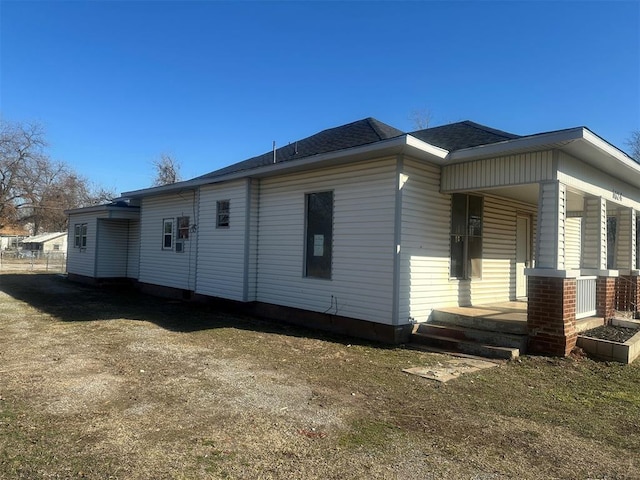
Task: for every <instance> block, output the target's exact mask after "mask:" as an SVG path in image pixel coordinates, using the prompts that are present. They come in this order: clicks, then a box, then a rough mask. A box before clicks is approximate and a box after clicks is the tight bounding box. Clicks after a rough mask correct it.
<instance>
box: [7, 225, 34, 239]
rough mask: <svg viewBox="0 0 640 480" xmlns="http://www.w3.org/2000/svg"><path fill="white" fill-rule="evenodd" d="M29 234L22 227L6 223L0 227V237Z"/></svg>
mask: <svg viewBox="0 0 640 480" xmlns="http://www.w3.org/2000/svg"><path fill="white" fill-rule="evenodd" d="M28 235H29V232H27V231H26V230H25V229H24V228H22V227H17V226H10V225H6V226H3V227H0V237H16V236H17V237H26V236H28Z"/></svg>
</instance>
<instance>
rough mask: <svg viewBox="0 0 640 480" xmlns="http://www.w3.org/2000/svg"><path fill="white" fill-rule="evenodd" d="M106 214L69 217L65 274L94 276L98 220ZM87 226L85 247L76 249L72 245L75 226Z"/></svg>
mask: <svg viewBox="0 0 640 480" xmlns="http://www.w3.org/2000/svg"><path fill="white" fill-rule="evenodd" d="M105 215H106V214H99V215H96V214H95V213H86V214H75V215H70V216H69V236H68V240H67V272H68V273H74V274H76V275H84V276H86V277H95V276H96V271H95V268H96V231H97V222H98V218H100V217H104V216H105ZM81 223H86V224H87V247H86V248H77V247H75V246H74V245H75V243H74V228H75V225H77V224H81Z"/></svg>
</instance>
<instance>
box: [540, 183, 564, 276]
mask: <svg viewBox="0 0 640 480" xmlns="http://www.w3.org/2000/svg"><path fill="white" fill-rule="evenodd" d="M566 199H567V191H566V187H565V185H564V184H562V183H560V182H557V181H553V182H541V183H540V193H539V203H538V229H537V242H536V256H535V258H536V269H552V270H563V269H564V268H565V223H566V220H567V205H566Z"/></svg>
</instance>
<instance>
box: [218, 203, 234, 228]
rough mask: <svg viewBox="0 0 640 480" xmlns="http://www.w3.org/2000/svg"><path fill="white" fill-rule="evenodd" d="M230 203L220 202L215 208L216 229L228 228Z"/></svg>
mask: <svg viewBox="0 0 640 480" xmlns="http://www.w3.org/2000/svg"><path fill="white" fill-rule="evenodd" d="M230 203H231V202H230V201H229V200H220V201H218V203H217V206H216V213H217V220H216V228H228V227H229V211H230Z"/></svg>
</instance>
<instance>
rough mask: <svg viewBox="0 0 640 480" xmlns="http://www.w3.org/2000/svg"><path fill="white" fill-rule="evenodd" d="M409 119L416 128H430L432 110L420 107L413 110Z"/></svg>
mask: <svg viewBox="0 0 640 480" xmlns="http://www.w3.org/2000/svg"><path fill="white" fill-rule="evenodd" d="M409 120H411V123H412V124H413V128H415V129H416V130H424V129H425V128H429V124H430V123H431V110H429V109H428V108H419V109H415V110H412V111H411V113H410V114H409Z"/></svg>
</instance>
